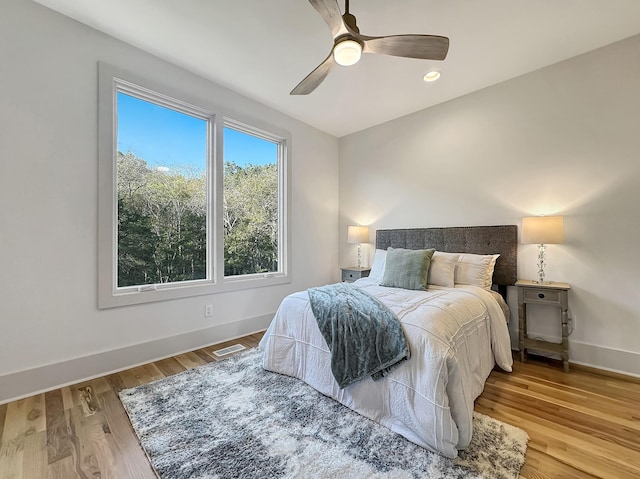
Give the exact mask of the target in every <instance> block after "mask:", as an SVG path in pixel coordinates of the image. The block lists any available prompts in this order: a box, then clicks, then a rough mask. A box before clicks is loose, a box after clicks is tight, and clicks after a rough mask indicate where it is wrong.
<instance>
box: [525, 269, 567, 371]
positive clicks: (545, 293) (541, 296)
mask: <svg viewBox="0 0 640 479" xmlns="http://www.w3.org/2000/svg"><path fill="white" fill-rule="evenodd" d="M516 287H517V288H518V316H519V319H520V331H519V341H518V346H519V348H520V361H522V362H524V360H525V353H526V350H527V349H535V350H536V351H544V352H547V353H554V354H559V355H561V356H562V367H563V368H564V372H565V373H568V372H569V338H568V336H569V335H568V326H567V323H568V321H569V290H570V289H571V286H570V285H569V284H567V283H536V282H535V281H530V280H527V279H520V280H518V281H516ZM527 304H546V305H548V306H556V307H557V308H559V309H560V320H561V321H562V342H561V343H552V342H550V341H544V340H542V339H533V338H529V337H527Z"/></svg>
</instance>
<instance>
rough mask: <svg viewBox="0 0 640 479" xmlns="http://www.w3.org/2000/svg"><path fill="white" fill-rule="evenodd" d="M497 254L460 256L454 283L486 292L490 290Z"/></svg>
mask: <svg viewBox="0 0 640 479" xmlns="http://www.w3.org/2000/svg"><path fill="white" fill-rule="evenodd" d="M498 256H500V255H499V254H460V255H459V256H458V263H457V264H456V272H455V278H454V281H455V283H456V284H469V285H471V286H478V287H479V288H484V289H486V290H490V289H491V283H492V281H493V268H494V267H495V265H496V260H497V259H498Z"/></svg>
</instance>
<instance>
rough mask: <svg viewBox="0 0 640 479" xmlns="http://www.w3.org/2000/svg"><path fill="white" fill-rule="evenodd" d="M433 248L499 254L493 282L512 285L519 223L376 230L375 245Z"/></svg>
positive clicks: (380, 247) (515, 265) (454, 251)
mask: <svg viewBox="0 0 640 479" xmlns="http://www.w3.org/2000/svg"><path fill="white" fill-rule="evenodd" d="M389 247H392V248H407V249H424V248H435V249H436V250H439V251H446V252H449V253H475V254H497V253H499V254H500V257H499V258H498V261H496V267H495V269H494V271H493V283H494V284H497V285H500V286H507V285H512V284H514V283H515V282H516V280H517V279H518V274H517V269H516V267H517V254H518V227H517V226H515V225H505V226H455V227H450V228H413V229H398V230H378V231H376V248H377V249H387V248H389Z"/></svg>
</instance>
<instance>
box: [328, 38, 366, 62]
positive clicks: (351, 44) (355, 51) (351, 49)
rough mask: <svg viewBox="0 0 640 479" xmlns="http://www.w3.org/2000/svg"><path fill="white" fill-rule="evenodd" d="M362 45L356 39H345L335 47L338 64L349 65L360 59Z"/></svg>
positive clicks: (334, 51)
mask: <svg viewBox="0 0 640 479" xmlns="http://www.w3.org/2000/svg"><path fill="white" fill-rule="evenodd" d="M361 56H362V45H360V44H359V43H358V42H356V41H355V40H343V41H341V42H340V43H338V44H337V45H336V46H335V47H333V58H334V60H335V61H336V63H337V64H338V65H342V66H343V67H349V66H351V65H355V64H356V63H358V62H359V61H360V57H361Z"/></svg>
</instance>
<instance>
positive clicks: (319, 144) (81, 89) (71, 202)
mask: <svg viewBox="0 0 640 479" xmlns="http://www.w3.org/2000/svg"><path fill="white" fill-rule="evenodd" d="M1 10H2V14H1V15H0V157H1V158H2V160H1V161H2V168H1V170H2V172H1V173H0V204H1V205H2V207H1V208H0V265H2V266H1V267H0V402H2V401H3V400H6V399H7V398H11V397H16V396H19V395H23V394H27V393H29V392H33V391H35V390H39V389H44V388H49V387H52V386H55V385H59V384H61V383H63V382H73V381H75V380H78V379H81V378H83V377H87V376H91V375H96V374H100V373H102V372H105V371H109V370H113V369H116V368H121V367H124V366H126V365H131V364H134V363H136V362H138V363H139V362H143V361H147V360H149V359H153V358H154V357H161V356H166V355H170V354H173V353H176V352H180V351H183V350H186V349H193V348H194V347H196V346H199V345H205V344H208V343H212V342H215V341H220V340H223V339H229V338H231V337H234V336H239V335H243V334H246V333H249V332H253V331H256V330H259V329H264V328H266V326H267V325H268V323H269V321H270V319H271V317H272V315H273V313H274V312H275V310H276V309H277V307H278V304H279V303H280V301H281V299H282V298H283V297H284V296H285V295H286V294H288V293H290V292H293V291H297V290H301V289H305V288H307V287H309V286H312V285H319V284H322V283H327V282H329V281H330V280H332V279H336V276H337V273H336V270H337V265H338V245H337V241H338V140H337V139H336V138H334V137H332V136H330V135H328V134H326V133H323V132H320V131H318V130H316V129H314V128H311V127H309V126H307V125H305V124H303V123H301V122H298V121H296V120H293V119H291V118H289V117H287V116H284V115H282V114H280V113H278V112H277V111H275V110H273V109H270V108H268V107H266V106H263V105H261V104H258V103H256V102H254V101H252V100H249V99H247V98H245V97H242V96H240V95H238V94H235V93H233V92H231V91H229V90H227V89H225V88H222V87H220V86H218V85H216V84H213V83H211V82H209V81H207V80H205V79H203V78H200V77H197V76H195V75H193V74H190V73H188V72H186V71H184V70H181V69H180V68H178V67H176V66H174V65H171V64H168V63H166V62H164V61H161V60H159V59H157V58H155V57H153V56H151V55H149V54H146V53H144V52H142V51H140V50H138V49H135V48H133V47H131V46H129V45H127V44H125V43H122V42H120V41H118V40H115V39H113V38H111V37H108V36H106V35H104V34H101V33H99V32H97V31H95V30H92V29H90V28H88V27H86V26H84V25H82V24H80V23H77V22H75V21H73V20H70V19H68V18H66V17H64V16H62V15H59V14H57V13H54V12H52V11H50V10H48V9H46V8H44V7H42V6H40V5H38V4H35V3H33V2H29V1H24V0H3V2H2V9H1ZM98 61H102V62H106V63H109V64H112V65H114V66H118V67H120V68H124V69H127V70H131V71H134V72H139V73H142V74H144V75H146V76H150V77H154V78H157V79H158V80H159V81H162V82H168V83H177V84H180V85H182V86H183V88H185V89H187V88H188V89H190V90H192V91H193V92H194V94H197V95H199V96H207V97H208V98H212V99H213V101H214V102H215V103H217V104H219V105H221V106H222V107H224V108H225V110H227V111H235V112H239V113H241V114H242V116H243V117H244V118H247V117H248V118H255V119H257V120H260V121H261V122H267V123H270V124H272V125H275V126H277V127H278V128H281V129H284V130H287V131H289V132H290V133H291V136H292V152H293V155H292V157H291V159H290V162H291V184H292V191H291V211H290V219H291V227H292V236H291V245H290V247H291V248H292V251H293V256H292V266H293V268H292V277H293V282H292V283H291V284H287V285H283V286H270V287H263V288H257V289H250V290H244V291H238V292H233V293H220V294H215V295H210V296H200V297H194V298H190V299H183V300H175V301H165V302H160V303H155V304H148V305H140V306H132V307H121V308H113V309H109V310H101V311H100V310H98V308H97V277H98V272H97V194H98V193H97V182H98V178H97V134H98V132H97V104H98V97H97V86H98V80H97V71H98V68H97V63H98ZM220 68H224V65H221V66H220ZM312 184H313V185H314V188H313V189H312V188H309V186H310V185H312ZM317 191H322V192H323V194H322V195H318V194H316V193H314V192H317ZM205 304H213V307H214V311H215V314H214V316H213V318H207V319H205V318H204V317H203V316H204V315H203V313H204V305H205Z"/></svg>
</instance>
